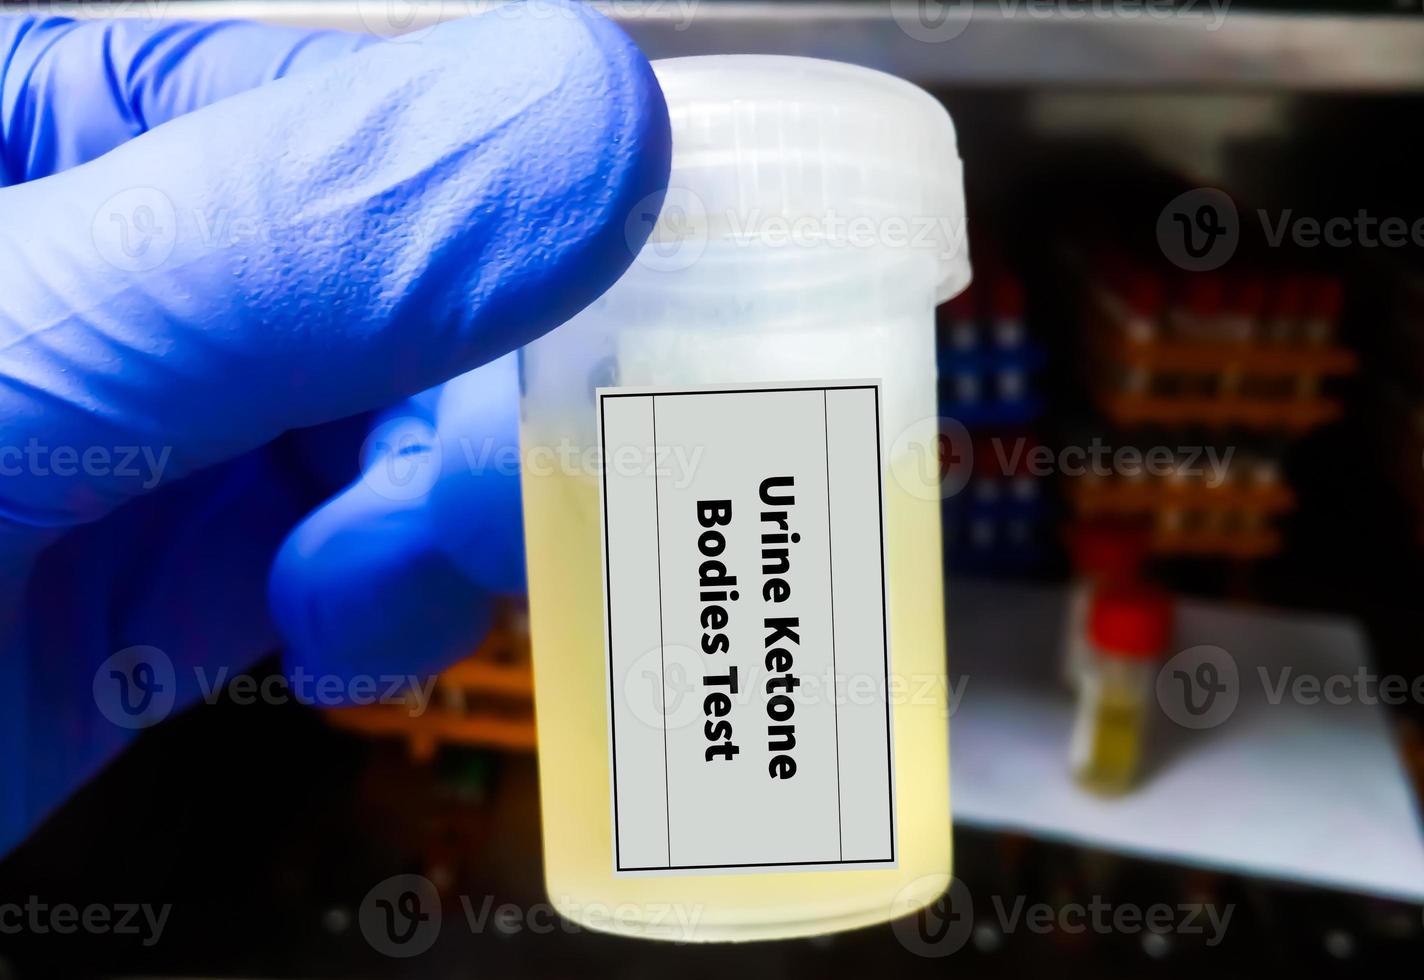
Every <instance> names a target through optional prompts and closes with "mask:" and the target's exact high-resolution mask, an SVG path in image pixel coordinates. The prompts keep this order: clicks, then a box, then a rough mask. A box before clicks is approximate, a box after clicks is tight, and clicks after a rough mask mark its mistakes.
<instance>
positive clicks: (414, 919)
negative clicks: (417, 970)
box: [357, 874, 441, 959]
mask: <svg viewBox="0 0 1424 980" xmlns="http://www.w3.org/2000/svg"><path fill="white" fill-rule="evenodd" d="M440 920H441V912H440V893H439V892H438V891H436V890H435V885H434V884H433V883H432V882H431V881H430V880H429V879H428V878H425V877H422V876H421V875H412V874H406V875H395V876H393V877H390V878H387V879H386V880H385V881H383V882H381V883H380V884H378V885H377V886H376V887H374V888H372V889H371V890H370V891H369V892H367V893H366V897H365V898H364V899H363V900H362V902H361V910H360V912H359V913H358V914H357V921H358V922H359V923H360V926H361V935H363V936H365V937H366V942H367V943H369V944H370V946H371V948H372V949H374V950H375V951H376V952H378V953H381V954H383V955H385V956H390V957H395V958H397V959H406V958H408V957H411V956H419V955H420V954H421V953H424V952H426V951H427V950H428V949H430V947H431V946H434V945H435V940H436V939H438V938H439V936H440Z"/></svg>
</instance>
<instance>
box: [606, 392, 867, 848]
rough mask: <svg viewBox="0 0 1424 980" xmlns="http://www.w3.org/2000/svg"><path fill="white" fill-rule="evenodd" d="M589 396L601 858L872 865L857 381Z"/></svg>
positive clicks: (861, 405)
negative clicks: (609, 801)
mask: <svg viewBox="0 0 1424 980" xmlns="http://www.w3.org/2000/svg"><path fill="white" fill-rule="evenodd" d="M598 400H599V405H598V411H599V424H600V445H601V449H602V461H603V476H602V480H603V522H604V528H603V537H604V542H603V543H604V572H605V581H604V588H605V593H606V615H607V624H606V625H607V629H608V636H607V643H608V666H609V723H610V729H611V731H610V746H611V755H612V765H611V772H612V778H613V787H612V790H613V843H614V870H615V872H616V873H622V874H631V873H641V874H647V873H656V872H663V873H694V872H704V871H706V872H712V871H727V872H732V871H739V872H754V871H773V870H782V871H785V870H796V869H811V868H818V867H825V868H835V867H842V866H855V867H876V866H880V867H889V866H893V865H894V863H895V812H894V805H895V794H894V775H893V759H892V750H891V745H892V742H891V725H892V719H891V712H890V705H889V700H888V698H887V687H888V683H887V675H888V672H889V636H888V633H887V620H886V602H887V596H886V585H885V581H886V580H885V545H884V534H883V526H884V525H883V507H884V503H883V499H882V492H883V488H882V485H881V480H882V472H883V471H882V466H881V447H880V421H879V419H880V391H879V386H878V384H876V383H874V382H845V383H827V384H824V385H820V384H818V385H807V384H796V385H791V386H784V387H766V386H752V387H745V388H741V387H739V388H722V389H705V388H695V389H666V390H664V389H659V390H649V389H641V388H605V389H600V390H599V392H598ZM672 458H679V459H681V460H684V461H686V462H687V463H688V464H689V465H685V466H680V467H673V466H665V465H662V464H661V463H660V462H659V464H658V465H653V463H654V461H663V460H668V459H672ZM633 461H641V465H637V464H635V463H634V462H633Z"/></svg>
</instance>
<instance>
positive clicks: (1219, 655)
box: [1157, 644, 1241, 731]
mask: <svg viewBox="0 0 1424 980" xmlns="http://www.w3.org/2000/svg"><path fill="white" fill-rule="evenodd" d="M1240 699H1241V676H1240V671H1239V670H1238V668H1237V665H1236V658H1235V657H1233V656H1232V655H1231V654H1230V653H1228V652H1226V651H1225V650H1223V649H1222V648H1221V647H1217V646H1210V645H1206V644H1204V645H1201V646H1194V647H1188V648H1187V649H1186V650H1183V651H1182V652H1181V653H1178V654H1177V655H1176V656H1174V657H1172V658H1171V659H1170V660H1168V661H1167V662H1166V663H1164V664H1163V665H1162V667H1161V669H1160V670H1158V671H1157V703H1158V705H1160V706H1161V708H1162V712H1163V713H1164V714H1165V715H1166V716H1167V717H1168V718H1170V719H1171V720H1172V721H1174V722H1176V723H1177V724H1178V725H1181V726H1182V727H1183V728H1189V729H1192V730H1197V731H1199V730H1202V729H1206V728H1215V727H1217V726H1218V725H1220V724H1222V723H1223V722H1225V721H1226V720H1227V719H1228V718H1230V717H1231V716H1232V714H1234V713H1235V711H1236V705H1237V704H1238V702H1239V701H1240Z"/></svg>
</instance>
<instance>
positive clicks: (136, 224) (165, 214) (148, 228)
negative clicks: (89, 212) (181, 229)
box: [90, 187, 178, 272]
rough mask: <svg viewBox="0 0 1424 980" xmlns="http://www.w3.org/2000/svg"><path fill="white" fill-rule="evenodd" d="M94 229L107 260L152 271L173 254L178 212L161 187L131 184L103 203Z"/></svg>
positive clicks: (130, 268)
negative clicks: (133, 185) (132, 185)
mask: <svg viewBox="0 0 1424 980" xmlns="http://www.w3.org/2000/svg"><path fill="white" fill-rule="evenodd" d="M90 232H91V237H92V238H93V241H94V248H95V249H97V250H98V252H99V255H100V257H101V258H103V260H104V261H105V262H107V263H109V264H110V265H112V266H113V267H114V268H116V269H120V270H122V271H124V272H148V271H149V270H151V269H156V268H158V267H159V266H160V265H162V264H163V263H164V262H167V261H168V258H169V256H171V255H172V254H173V249H174V246H176V245H177V243H178V212H177V210H176V209H175V208H174V207H173V201H172V200H171V199H170V198H169V197H168V195H167V194H165V193H163V192H162V191H161V190H159V189H158V188H156V187H131V188H129V189H127V190H123V191H119V193H117V194H115V195H114V196H113V197H111V198H109V199H108V200H107V201H105V202H104V203H103V204H102V205H100V206H99V209H98V211H96V212H95V213H94V221H93V224H92V226H91V228H90Z"/></svg>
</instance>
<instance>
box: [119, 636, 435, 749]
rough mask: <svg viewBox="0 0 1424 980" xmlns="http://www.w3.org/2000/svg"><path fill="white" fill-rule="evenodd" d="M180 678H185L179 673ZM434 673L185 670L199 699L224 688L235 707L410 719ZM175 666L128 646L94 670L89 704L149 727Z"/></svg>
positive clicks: (430, 689)
mask: <svg viewBox="0 0 1424 980" xmlns="http://www.w3.org/2000/svg"><path fill="white" fill-rule="evenodd" d="M184 680H186V678H185V679H184ZM436 680H437V676H436V675H434V674H427V675H419V674H349V675H348V674H313V673H311V672H310V671H307V670H305V669H304V668H302V667H296V668H294V669H293V670H292V671H291V672H290V673H289V674H272V675H268V676H264V677H261V678H258V677H254V676H253V675H251V674H245V673H238V674H233V673H232V672H231V671H230V670H229V668H227V667H219V668H217V669H216V670H209V669H208V668H207V667H205V666H203V665H201V664H200V665H195V666H194V667H193V668H192V681H191V686H190V687H187V690H188V691H189V692H192V693H196V695H197V697H198V698H199V699H200V700H202V701H203V702H204V703H206V704H216V703H217V702H218V701H219V700H220V699H221V698H222V696H223V694H224V692H226V694H227V697H228V699H229V700H230V701H231V702H232V703H233V704H237V705H251V704H269V705H284V704H290V703H291V702H294V701H295V702H297V703H299V704H305V705H312V706H316V707H332V708H335V707H344V706H348V705H361V706H364V705H374V704H382V705H390V706H392V707H398V708H400V709H401V710H403V711H405V712H406V713H408V714H409V715H410V716H411V717H413V718H414V717H419V716H420V715H423V714H424V713H425V712H426V710H427V709H428V708H429V707H430V701H431V697H432V695H433V693H434V690H435V683H436ZM178 689H179V672H178V669H177V667H176V666H175V665H174V663H173V659H172V658H171V657H169V656H168V654H166V653H164V652H163V651H162V650H160V649H159V648H158V647H154V646H131V647H125V648H124V649H122V650H120V651H118V652H117V653H115V654H113V655H112V656H110V657H109V658H107V659H106V660H105V661H104V662H103V663H101V664H100V665H99V667H98V669H97V670H95V671H94V679H93V695H94V703H95V705H96V706H97V707H98V709H99V713H100V714H102V715H103V716H104V717H105V718H107V719H109V721H111V722H113V723H114V724H115V725H118V726H119V727H121V728H128V729H140V728H147V727H149V726H151V725H156V724H158V723H159V722H160V721H162V720H163V719H165V718H167V717H168V715H169V714H171V713H172V711H173V709H174V707H175V706H176V705H177V704H178V693H179V690H178Z"/></svg>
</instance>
